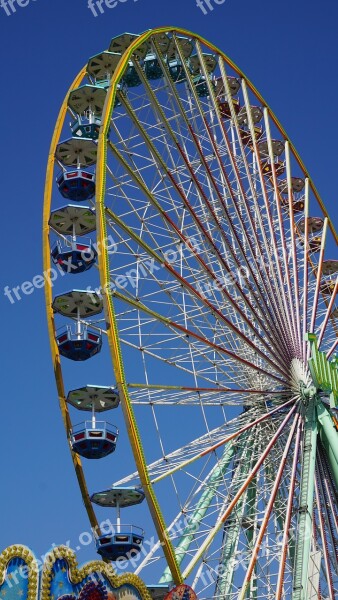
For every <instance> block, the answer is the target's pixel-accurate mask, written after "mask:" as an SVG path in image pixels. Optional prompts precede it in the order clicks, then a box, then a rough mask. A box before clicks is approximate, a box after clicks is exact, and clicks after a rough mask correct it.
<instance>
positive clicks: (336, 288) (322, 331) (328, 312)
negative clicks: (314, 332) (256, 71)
mask: <svg viewBox="0 0 338 600" xmlns="http://www.w3.org/2000/svg"><path fill="white" fill-rule="evenodd" d="M337 291H338V277H337V279H336V282H335V286H334V290H333V293H332V296H331V299H330V302H329V304H328V306H327V309H326V313H325V317H324V321H323V323H322V325H321V327H320V333H319V337H318V348H320V345H321V343H322V341H323V337H324V334H325V330H326V327H327V324H328V322H329V318H330V315H331V312H332V308H333V305H334V303H335V300H336V296H337Z"/></svg>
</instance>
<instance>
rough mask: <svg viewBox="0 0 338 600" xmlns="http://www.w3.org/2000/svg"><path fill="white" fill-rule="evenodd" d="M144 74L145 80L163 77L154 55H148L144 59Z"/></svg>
mask: <svg viewBox="0 0 338 600" xmlns="http://www.w3.org/2000/svg"><path fill="white" fill-rule="evenodd" d="M144 72H145V74H146V77H147V79H150V80H153V81H154V80H155V79H161V77H163V71H162V69H161V65H160V63H159V60H158V58H157V57H156V54H148V55H147V56H146V58H145V59H144Z"/></svg>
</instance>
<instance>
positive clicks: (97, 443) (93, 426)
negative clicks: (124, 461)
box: [70, 416, 118, 459]
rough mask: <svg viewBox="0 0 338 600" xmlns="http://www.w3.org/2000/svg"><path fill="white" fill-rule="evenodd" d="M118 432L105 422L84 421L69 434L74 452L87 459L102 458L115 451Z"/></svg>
mask: <svg viewBox="0 0 338 600" xmlns="http://www.w3.org/2000/svg"><path fill="white" fill-rule="evenodd" d="M117 437H118V430H117V429H116V427H114V426H113V425H110V423H107V422H106V421H96V419H95V416H93V419H92V420H91V421H85V422H84V423H80V424H79V425H77V426H75V427H74V428H73V429H72V431H71V432H70V441H71V445H72V448H73V450H74V452H76V453H77V454H79V455H80V456H83V457H84V458H89V459H98V458H104V457H105V456H108V455H109V454H112V453H113V452H114V451H115V449H116V442H117Z"/></svg>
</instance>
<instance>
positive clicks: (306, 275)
mask: <svg viewBox="0 0 338 600" xmlns="http://www.w3.org/2000/svg"><path fill="white" fill-rule="evenodd" d="M309 250H310V249H309V180H308V179H307V178H306V180H305V193H304V258H303V331H302V335H303V349H302V351H303V360H305V359H306V334H307V327H308V322H307V311H308V285H309V264H308V261H309Z"/></svg>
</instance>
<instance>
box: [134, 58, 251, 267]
mask: <svg viewBox="0 0 338 600" xmlns="http://www.w3.org/2000/svg"><path fill="white" fill-rule="evenodd" d="M202 64H203V62H202ZM135 67H136V68H137V69H138V71H139V76H140V78H142V77H143V79H144V74H143V73H141V71H140V69H139V67H137V65H135ZM186 76H187V78H190V79H191V76H190V74H189V73H188V71H186ZM144 85H145V86H146V87H147V90H148V94H149V96H150V97H151V98H152V104H153V106H154V107H155V109H156V110H157V111H159V114H160V118H161V122H163V123H164V124H165V126H166V128H167V129H168V131H169V135H170V136H171V138H172V139H173V140H174V143H175V144H176V145H177V147H178V149H179V152H180V154H181V156H183V159H184V161H185V163H186V165H187V166H188V168H189V169H190V173H191V176H192V177H193V178H194V180H195V182H197V178H196V176H195V174H194V172H193V171H192V169H191V167H190V165H189V162H188V161H187V157H186V156H185V153H184V152H183V150H182V148H181V146H180V145H179V144H178V142H177V141H176V136H175V134H174V133H173V131H172V129H171V127H170V125H169V124H168V122H167V120H166V117H165V114H164V113H163V111H162V110H161V109H160V107H159V105H158V103H157V102H156V98H155V95H154V92H153V90H152V89H151V87H150V86H149V84H148V82H147V81H146V80H145V81H144ZM171 85H172V84H171ZM191 89H192V93H193V95H194V98H195V101H196V104H197V105H198V99H197V96H196V92H194V86H191ZM175 94H176V97H177V93H176V92H175ZM180 110H181V115H183V118H184V120H185V121H186V123H187V127H188V129H189V130H190V132H191V135H192V138H193V139H194V141H195V146H196V148H197V150H198V154H199V158H200V160H201V161H202V163H203V164H204V165H206V172H207V173H208V175H209V177H210V169H209V167H208V165H207V163H206V161H205V157H204V153H203V152H201V147H200V144H199V142H198V141H197V138H196V135H195V134H194V133H193V130H192V127H191V124H190V123H189V121H188V120H187V118H186V116H185V112H184V110H183V109H182V106H181V105H180ZM200 113H201V110H200ZM201 114H202V113H201ZM202 118H203V119H204V117H203V115H202ZM204 122H205V124H206V121H205V119H204ZM207 131H209V129H208V128H207ZM199 134H200V132H199ZM209 139H210V142H211V144H212V149H213V152H215V144H214V141H213V139H212V136H211V135H210V131H209ZM222 170H223V175H224V174H225V172H224V169H223V168H222ZM169 175H170V176H171V178H172V175H171V173H169ZM210 179H211V181H213V182H214V180H213V178H212V177H211V178H210ZM196 185H197V188H198V189H199V192H200V194H201V195H202V196H203V198H204V200H205V202H206V204H207V205H209V202H208V199H207V197H206V195H205V194H204V193H203V190H202V189H201V187H200V186H199V184H198V182H197V184H196ZM214 187H215V185H214ZM216 190H217V186H216ZM217 193H218V195H219V192H217ZM219 198H220V196H219ZM221 202H222V200H221ZM223 207H224V205H223ZM210 212H211V214H212V212H213V211H212V209H211V210H210ZM216 222H217V219H216ZM229 223H231V220H229ZM232 231H234V230H233V229H232ZM237 241H238V237H237ZM211 243H212V242H211ZM242 253H243V250H242ZM243 255H244V256H245V253H243Z"/></svg>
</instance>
